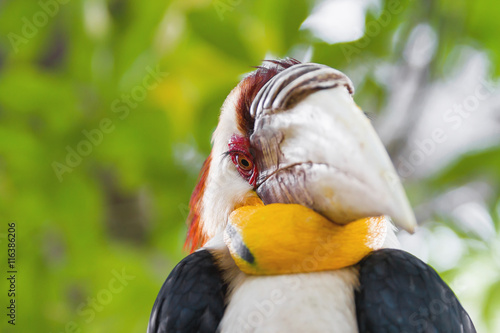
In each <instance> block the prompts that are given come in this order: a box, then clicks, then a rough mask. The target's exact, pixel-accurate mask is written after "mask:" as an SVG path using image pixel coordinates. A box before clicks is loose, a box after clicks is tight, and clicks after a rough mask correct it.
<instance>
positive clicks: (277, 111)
mask: <svg viewBox="0 0 500 333" xmlns="http://www.w3.org/2000/svg"><path fill="white" fill-rule="evenodd" d="M353 90H354V89H353V86H352V83H351V81H350V80H349V78H348V77H347V76H346V75H344V74H343V73H341V72H339V71H337V70H335V69H332V68H330V67H328V66H324V65H319V64H313V63H300V62H299V61H297V60H294V59H286V60H279V61H268V62H265V63H264V64H263V65H262V66H260V67H258V68H257V70H256V71H254V72H252V73H251V74H249V75H248V76H246V77H245V78H244V79H243V80H242V81H241V82H240V83H239V84H238V85H237V86H236V88H234V89H233V91H231V93H230V94H229V96H228V97H227V99H226V101H225V102H224V104H223V106H222V110H221V114H220V119H219V124H218V126H217V129H216V130H215V132H214V134H213V138H212V144H213V148H212V151H211V153H210V156H209V157H208V158H207V160H206V161H205V163H204V166H203V168H202V171H201V175H200V180H199V183H198V185H197V186H196V188H195V191H194V193H193V196H192V198H191V202H190V206H191V213H190V217H189V219H190V227H189V233H188V239H187V242H186V245H187V246H188V247H190V248H191V250H194V249H196V248H198V247H200V246H202V245H203V244H204V243H205V242H206V241H208V240H209V239H211V238H212V237H214V236H215V235H217V234H218V233H222V232H224V230H225V228H226V225H227V223H228V220H229V217H230V215H231V213H232V212H233V211H235V210H236V209H237V208H239V207H242V206H246V205H249V204H252V202H255V201H260V200H261V201H262V202H263V203H264V204H265V205H269V204H273V203H281V204H300V205H302V206H305V207H307V208H309V209H310V210H313V211H315V212H316V213H318V214H320V215H321V216H323V217H324V218H326V219H327V220H329V221H330V222H332V223H334V224H336V225H346V224H349V223H351V222H353V221H356V220H358V219H361V218H365V217H371V216H380V215H387V216H390V217H391V218H392V220H393V221H394V222H395V223H396V224H397V225H399V226H401V227H402V228H404V229H406V230H408V231H412V230H413V228H414V226H415V217H414V215H413V212H412V210H411V208H410V206H409V203H408V200H407V198H406V195H405V193H404V190H403V188H402V186H401V184H400V181H399V178H398V176H397V175H396V173H395V170H394V167H393V165H392V163H391V161H390V159H389V157H388V155H387V152H386V151H385V149H384V147H383V145H382V143H381V142H380V140H379V138H378V136H377V134H376V133H375V131H374V129H373V128H372V126H371V123H370V121H369V119H368V118H367V117H366V116H365V115H364V113H363V112H362V111H361V110H360V109H359V107H358V106H357V105H356V104H355V103H354V101H353V99H352V94H353ZM270 223H272V222H270Z"/></svg>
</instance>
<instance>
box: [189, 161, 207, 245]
mask: <svg viewBox="0 0 500 333" xmlns="http://www.w3.org/2000/svg"><path fill="white" fill-rule="evenodd" d="M211 160H212V155H208V157H207V159H206V160H205V162H204V163H203V167H202V168H201V171H200V176H199V179H198V184H197V185H196V187H195V188H194V191H193V194H192V195H191V200H190V201H189V216H188V221H187V222H188V224H189V230H188V234H187V237H186V242H185V243H184V248H185V249H186V250H189V252H190V253H192V252H194V251H195V250H196V249H198V248H200V247H201V246H203V244H205V242H206V241H207V240H208V239H207V236H206V235H205V234H204V233H203V230H202V229H201V224H202V222H201V209H202V200H203V194H204V192H205V185H206V182H207V178H208V172H209V170H210V162H211Z"/></svg>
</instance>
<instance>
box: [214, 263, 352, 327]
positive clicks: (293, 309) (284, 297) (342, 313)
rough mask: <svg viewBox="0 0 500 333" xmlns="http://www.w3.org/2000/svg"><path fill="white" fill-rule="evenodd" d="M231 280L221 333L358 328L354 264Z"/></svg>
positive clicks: (241, 277)
mask: <svg viewBox="0 0 500 333" xmlns="http://www.w3.org/2000/svg"><path fill="white" fill-rule="evenodd" d="M235 281H238V282H235V283H236V284H237V285H235V286H234V289H233V292H232V294H231V297H230V299H229V304H228V306H227V309H226V312H225V314H224V318H223V319H222V323H221V326H220V328H221V332H222V333H240V332H241V333H250V332H252V333H264V332H265V333H267V332H269V333H271V332H273V333H275V332H287V333H293V332H297V333H299V332H300V333H302V332H310V333H314V332H322V333H325V332H331V333H334V332H342V333H350V332H358V328H357V323H356V311H355V304H354V288H355V287H356V286H357V285H358V276H357V271H356V269H354V268H344V269H340V270H336V271H328V272H317V273H305V274H293V275H276V276H245V275H242V276H239V277H238V279H235Z"/></svg>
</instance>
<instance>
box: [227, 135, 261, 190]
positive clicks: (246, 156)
mask: <svg viewBox="0 0 500 333" xmlns="http://www.w3.org/2000/svg"><path fill="white" fill-rule="evenodd" d="M228 148H229V151H228V152H227V154H228V155H229V156H231V160H232V161H233V164H234V165H235V166H236V169H237V170H238V172H239V174H240V175H241V177H243V179H245V180H246V181H247V182H248V183H249V184H250V185H252V186H253V187H255V186H256V185H257V177H258V175H259V172H258V170H257V166H256V165H255V163H254V156H253V155H252V153H251V147H250V141H249V140H248V138H245V137H242V136H238V135H233V136H232V137H231V139H230V140H229V143H228Z"/></svg>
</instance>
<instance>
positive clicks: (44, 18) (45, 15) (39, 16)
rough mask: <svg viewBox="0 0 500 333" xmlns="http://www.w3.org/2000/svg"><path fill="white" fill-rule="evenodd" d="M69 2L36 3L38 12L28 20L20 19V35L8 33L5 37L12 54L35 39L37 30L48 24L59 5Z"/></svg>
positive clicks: (26, 18) (57, 0) (48, 0)
mask: <svg viewBox="0 0 500 333" xmlns="http://www.w3.org/2000/svg"><path fill="white" fill-rule="evenodd" d="M69 1H70V0H46V1H43V0H40V1H38V5H39V6H40V10H39V11H37V12H36V13H35V14H33V16H31V17H30V18H28V17H26V16H23V17H22V18H21V22H22V23H23V25H22V28H21V34H17V33H15V32H9V34H8V35H7V38H8V39H9V42H10V45H11V46H12V49H14V52H15V53H17V52H19V47H20V46H21V45H23V44H28V42H29V41H30V40H31V39H33V38H35V36H36V35H37V34H38V32H39V30H40V29H42V28H44V27H45V26H46V25H47V24H48V23H49V18H53V17H55V16H56V15H57V14H58V13H59V9H60V5H65V4H67V3H68V2H69Z"/></svg>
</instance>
